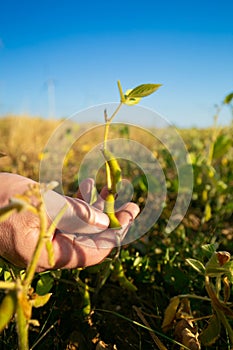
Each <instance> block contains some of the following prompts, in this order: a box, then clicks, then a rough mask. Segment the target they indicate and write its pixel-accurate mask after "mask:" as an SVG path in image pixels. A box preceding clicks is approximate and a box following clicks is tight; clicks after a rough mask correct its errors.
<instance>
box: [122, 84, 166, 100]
mask: <svg viewBox="0 0 233 350" xmlns="http://www.w3.org/2000/svg"><path fill="white" fill-rule="evenodd" d="M160 86H161V84H142V85H139V86H137V87H136V88H134V89H133V90H131V91H130V92H129V93H128V94H127V95H126V96H127V98H142V97H146V96H149V95H151V94H153V92H155V91H156V90H158V88H160Z"/></svg>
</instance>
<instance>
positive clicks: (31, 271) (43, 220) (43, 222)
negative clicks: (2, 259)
mask: <svg viewBox="0 0 233 350" xmlns="http://www.w3.org/2000/svg"><path fill="white" fill-rule="evenodd" d="M43 209H44V208H43V205H41V206H40V208H39V212H38V214H39V218H40V233H39V238H38V241H37V245H36V248H35V252H34V254H33V257H32V260H31V261H30V264H29V265H28V268H27V271H26V276H25V279H24V281H23V285H24V287H25V288H28V287H29V286H30V284H31V282H32V280H33V277H34V275H35V272H36V267H37V264H38V260H39V258H40V254H41V250H42V248H43V245H44V238H45V236H46V230H47V217H46V213H45V210H43Z"/></svg>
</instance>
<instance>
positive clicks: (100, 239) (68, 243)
mask: <svg viewBox="0 0 233 350" xmlns="http://www.w3.org/2000/svg"><path fill="white" fill-rule="evenodd" d="M138 212H139V208H138V206H137V205H136V204H134V203H128V204H126V205H125V206H124V207H123V208H122V210H121V211H120V212H118V217H119V220H120V221H121V224H122V229H121V230H120V239H121V240H123V238H124V236H125V234H126V232H127V230H128V228H129V225H130V224H131V222H132V220H133V219H134V218H135V217H136V216H137V214H138ZM116 233H117V234H116ZM117 235H119V231H118V230H113V229H107V230H105V231H104V232H101V233H98V234H96V235H92V236H90V235H77V236H75V235H65V234H59V233H58V234H56V235H55V237H54V241H53V243H54V251H55V256H56V266H55V268H76V267H80V266H81V267H85V266H91V265H95V264H97V263H99V262H101V261H102V260H103V259H104V258H106V257H107V256H108V255H109V253H110V252H111V250H112V249H113V248H114V247H116V246H118V245H119V241H118V239H117Z"/></svg>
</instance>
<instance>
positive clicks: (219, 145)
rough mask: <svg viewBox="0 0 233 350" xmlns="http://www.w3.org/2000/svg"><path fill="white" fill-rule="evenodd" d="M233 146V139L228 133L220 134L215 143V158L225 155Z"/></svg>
mask: <svg viewBox="0 0 233 350" xmlns="http://www.w3.org/2000/svg"><path fill="white" fill-rule="evenodd" d="M231 146H232V140H231V138H230V136H228V135H224V134H222V135H219V136H218V137H217V140H216V141H215V143H214V150H213V159H218V158H220V157H222V156H224V155H225V154H226V153H227V151H228V150H229V149H230V148H231Z"/></svg>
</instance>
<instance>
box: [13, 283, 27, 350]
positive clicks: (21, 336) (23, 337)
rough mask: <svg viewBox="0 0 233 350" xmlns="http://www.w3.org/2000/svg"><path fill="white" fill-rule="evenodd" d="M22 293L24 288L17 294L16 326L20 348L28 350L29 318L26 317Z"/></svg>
mask: <svg viewBox="0 0 233 350" xmlns="http://www.w3.org/2000/svg"><path fill="white" fill-rule="evenodd" d="M21 293H23V290H22V291H20V292H19V293H18V296H17V306H16V327H17V334H18V350H28V349H29V342H28V320H27V319H26V316H25V313H24V310H23V306H22V305H21V302H20V299H21V295H20V294H21Z"/></svg>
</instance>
